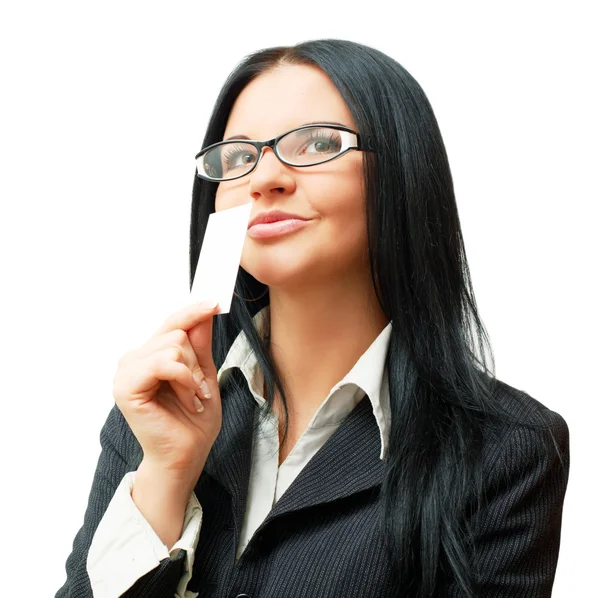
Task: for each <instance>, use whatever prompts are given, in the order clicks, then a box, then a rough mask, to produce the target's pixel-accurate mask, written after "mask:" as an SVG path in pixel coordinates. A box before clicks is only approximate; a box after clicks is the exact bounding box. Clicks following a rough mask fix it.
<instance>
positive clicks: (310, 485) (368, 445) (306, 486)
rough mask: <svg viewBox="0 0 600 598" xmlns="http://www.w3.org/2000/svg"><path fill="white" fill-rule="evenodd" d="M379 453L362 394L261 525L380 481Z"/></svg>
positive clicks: (369, 409)
mask: <svg viewBox="0 0 600 598" xmlns="http://www.w3.org/2000/svg"><path fill="white" fill-rule="evenodd" d="M380 452H381V441H380V438H379V427H378V426H377V422H376V420H375V416H374V415H373V408H372V406H371V401H370V400H369V397H368V396H366V395H365V397H364V398H363V399H362V400H361V401H360V402H359V403H358V405H356V407H354V409H353V410H352V411H351V412H350V413H349V415H348V416H347V417H346V419H345V420H344V421H343V422H342V423H341V424H340V426H339V427H338V429H337V430H336V431H335V432H334V433H333V435H332V436H331V437H330V438H329V439H328V440H327V442H326V443H325V444H324V445H323V446H322V447H321V448H320V449H319V451H317V453H316V454H315V455H314V456H313V457H312V459H311V460H310V461H309V462H308V463H307V464H306V465H305V466H304V468H303V469H302V471H301V472H300V473H299V474H298V476H297V477H296V479H295V480H294V481H293V482H292V483H291V484H290V486H289V488H288V489H287V490H286V491H285V492H284V493H283V495H282V496H281V498H280V499H279V500H278V501H277V503H276V504H275V506H274V507H273V509H272V510H271V512H270V513H269V515H268V516H267V518H266V519H265V521H264V522H263V524H262V525H266V524H267V523H268V522H269V521H271V520H272V519H274V518H275V517H279V516H280V515H283V514H284V513H289V512H290V511H295V510H297V509H303V508H306V507H311V506H313V505H317V504H321V503H325V502H330V501H333V500H336V499H339V498H342V497H345V496H350V495H351V494H354V493H356V492H360V491H362V490H366V489H367V488H371V487H373V486H377V485H379V484H381V482H382V481H383V476H384V461H382V460H381V459H380V458H379V455H380ZM261 527H262V526H261Z"/></svg>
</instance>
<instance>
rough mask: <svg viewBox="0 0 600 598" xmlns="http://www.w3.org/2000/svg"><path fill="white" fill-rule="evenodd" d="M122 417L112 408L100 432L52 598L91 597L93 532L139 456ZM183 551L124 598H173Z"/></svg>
mask: <svg viewBox="0 0 600 598" xmlns="http://www.w3.org/2000/svg"><path fill="white" fill-rule="evenodd" d="M136 443H137V440H136V439H135V437H134V436H133V434H132V432H131V429H130V428H129V426H128V424H127V421H126V420H125V418H124V417H123V414H122V413H121V411H120V410H119V408H118V407H117V405H114V407H113V408H112V410H111V411H110V413H109V415H108V418H107V420H106V422H105V424H104V426H103V427H102V430H101V431H100V445H101V449H102V450H101V453H100V457H99V459H98V464H97V467H96V471H95V473H94V478H93V481H92V488H91V490H90V493H89V497H88V504H87V508H86V511H85V515H84V520H83V525H82V527H81V528H80V529H79V531H78V532H77V535H76V536H75V539H74V540H73V549H72V552H71V554H70V555H69V557H68V558H67V562H66V573H67V581H66V582H65V584H64V585H63V586H62V587H61V588H60V589H59V590H58V592H57V593H56V596H55V598H92V597H93V593H92V588H91V585H90V579H89V576H88V573H87V569H86V561H87V556H88V552H89V548H90V545H91V543H92V539H93V537H94V533H95V532H96V529H97V528H98V525H99V523H100V520H101V519H102V517H103V515H104V513H105V512H106V510H107V508H108V505H109V503H110V501H111V499H112V497H113V496H114V494H115V492H116V490H117V488H118V486H119V484H120V483H121V481H122V479H123V477H124V476H125V474H126V473H127V472H129V471H135V470H136V469H137V467H138V463H134V462H133V463H132V462H131V461H133V460H134V458H135V457H134V456H135V455H136V454H138V455H139V444H138V445H137V447H136ZM185 556H186V555H185V551H183V550H182V551H180V552H179V554H178V556H177V558H175V559H174V560H171V559H170V558H165V559H164V560H162V561H161V562H160V564H159V566H158V567H157V568H156V569H153V570H152V571H150V572H149V573H147V574H146V575H144V576H143V577H142V578H140V579H139V580H138V581H137V582H136V583H135V584H134V585H133V586H132V587H131V588H130V589H129V590H128V591H127V592H126V593H125V594H123V596H125V597H126V598H173V596H174V595H175V592H176V589H177V584H178V582H179V580H180V578H181V577H182V575H183V574H184V564H185Z"/></svg>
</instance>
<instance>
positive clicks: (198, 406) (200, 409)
mask: <svg viewBox="0 0 600 598" xmlns="http://www.w3.org/2000/svg"><path fill="white" fill-rule="evenodd" d="M194 407H196V411H197V412H198V413H202V412H203V411H204V405H203V404H202V401H200V399H199V398H198V397H197V396H195V395H194Z"/></svg>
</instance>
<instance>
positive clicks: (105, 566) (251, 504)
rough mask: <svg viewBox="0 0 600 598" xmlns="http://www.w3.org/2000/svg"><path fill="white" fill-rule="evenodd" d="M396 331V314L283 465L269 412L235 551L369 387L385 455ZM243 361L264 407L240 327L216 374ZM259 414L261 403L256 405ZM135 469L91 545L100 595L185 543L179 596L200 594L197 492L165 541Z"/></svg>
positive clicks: (258, 321) (109, 596) (107, 597)
mask: <svg viewBox="0 0 600 598" xmlns="http://www.w3.org/2000/svg"><path fill="white" fill-rule="evenodd" d="M268 316H269V306H266V307H265V308H263V309H262V310H261V311H260V312H258V313H257V314H256V315H255V316H254V323H255V325H256V326H257V329H258V330H259V331H261V330H262V329H263V328H262V327H263V326H264V324H265V322H266V318H267V317H268ZM391 331H392V324H391V322H390V323H389V324H388V325H387V326H386V327H385V328H384V329H383V330H382V332H381V333H380V334H379V336H378V337H377V338H376V339H375V340H374V341H373V342H372V343H371V345H370V346H369V348H368V349H367V350H366V351H365V352H364V353H363V355H362V356H361V357H360V358H359V360H358V361H357V362H356V364H355V365H354V367H353V368H352V369H351V370H350V371H349V372H348V374H347V375H346V376H344V378H343V379H342V380H340V381H339V382H338V383H337V384H336V385H335V386H334V387H333V388H332V389H331V390H330V391H329V394H328V395H327V397H326V398H325V400H324V401H323V403H322V404H321V406H320V407H319V408H318V409H317V411H316V413H315V414H314V416H313V417H312V419H311V421H310V423H309V424H308V427H307V428H306V430H305V431H304V432H303V434H302V436H300V438H299V439H298V441H297V442H296V444H295V446H294V447H293V448H292V450H291V451H290V453H289V454H288V456H287V458H286V459H285V461H284V462H283V463H282V464H281V465H279V432H278V429H279V427H278V421H277V415H276V414H275V413H273V412H270V413H269V417H268V418H267V419H266V420H263V422H262V424H261V426H260V428H259V430H258V433H257V435H256V436H255V438H254V442H253V447H252V465H251V471H250V482H249V487H248V499H247V506H246V512H245V515H244V522H243V525H242V530H241V536H240V543H239V546H238V548H237V553H236V558H239V557H240V555H241V554H242V553H243V551H244V549H245V548H246V545H247V544H248V542H249V541H250V538H251V537H252V535H253V534H254V532H255V531H256V529H257V528H258V527H259V526H260V525H261V523H262V522H263V521H264V520H265V518H266V517H267V515H268V514H269V511H270V510H271V509H272V507H273V506H274V505H275V503H276V502H277V501H278V500H279V499H280V498H281V496H282V495H283V493H284V492H285V491H286V490H287V488H288V487H289V486H290V484H291V483H292V482H293V481H294V479H295V478H296V476H297V475H298V474H299V473H300V471H302V469H303V467H304V466H305V465H306V464H307V463H308V462H309V461H310V459H311V458H312V457H313V456H314V455H315V453H316V452H317V451H318V450H319V449H320V448H321V447H322V446H323V445H324V444H325V442H326V441H327V439H328V438H329V437H330V436H331V435H332V434H333V433H334V432H335V430H336V429H337V428H338V426H339V425H340V423H341V422H342V421H343V420H344V418H346V416H347V415H348V414H349V413H350V412H351V411H352V409H354V407H355V406H356V405H357V404H358V403H359V401H360V400H361V399H362V398H363V397H364V396H365V394H366V395H368V397H369V399H370V401H371V405H372V407H373V414H374V416H375V419H376V421H377V424H378V426H379V432H380V438H381V455H380V458H381V459H383V458H384V456H385V454H386V451H387V443H388V438H389V429H390V404H389V387H388V381H387V375H386V373H387V370H386V369H385V360H386V356H387V350H388V347H389V342H390V336H391ZM236 367H237V368H240V370H241V371H242V373H243V374H244V377H245V378H246V380H247V382H248V387H249V389H250V391H251V393H252V395H253V397H254V399H255V400H256V402H257V404H258V405H259V407H262V406H263V405H264V404H265V403H266V401H265V399H264V398H263V396H262V389H263V382H264V378H263V373H262V370H261V368H260V366H259V364H258V361H257V359H256V356H255V355H254V353H253V351H252V350H251V348H250V345H249V343H248V340H247V338H246V335H245V334H244V332H243V331H242V332H240V334H239V335H238V337H237V338H236V339H235V341H234V343H233V344H232V346H231V348H230V350H229V352H228V354H227V357H226V359H225V361H224V363H223V365H222V366H221V368H220V369H219V372H218V374H217V380H218V383H219V387H220V388H222V385H223V382H224V381H225V380H226V376H227V375H228V372H229V371H230V370H231V369H233V368H236ZM256 417H258V410H257V412H256ZM135 474H136V472H135V471H132V472H129V473H127V474H126V475H125V476H124V477H123V480H122V481H121V483H120V484H119V486H118V488H117V489H116V491H115V494H114V496H113V498H112V500H111V502H110V503H109V505H108V508H107V510H106V512H105V514H104V516H103V517H102V519H101V521H100V523H99V525H98V528H97V530H96V533H95V534H94V537H93V539H92V544H91V546H90V550H89V552H88V558H87V572H88V575H89V578H90V583H91V586H92V591H93V594H94V597H95V598H116V597H118V596H120V595H121V594H123V593H124V592H125V591H126V590H128V589H129V588H130V587H131V586H132V585H133V584H134V583H135V582H136V581H137V580H138V579H139V578H140V577H142V576H143V575H145V574H146V573H148V572H149V571H151V570H152V569H154V568H156V567H157V566H158V565H159V563H160V561H161V560H163V559H165V558H168V557H170V558H171V559H175V558H176V556H177V554H178V553H179V550H185V551H186V558H185V565H184V574H183V575H182V577H181V579H180V581H179V584H178V586H177V591H176V593H175V596H174V598H196V597H197V596H198V594H197V593H196V592H192V591H190V590H187V589H186V588H187V584H188V583H189V580H190V579H191V577H192V567H193V564H194V555H195V549H196V546H197V544H198V538H199V535H200V526H201V523H202V506H201V505H200V503H199V502H198V499H197V498H196V495H195V493H192V496H191V497H190V500H189V502H188V504H187V508H186V511H185V516H184V522H183V531H182V534H181V538H180V539H179V540H178V541H177V542H176V543H175V544H174V545H173V547H172V548H171V550H168V549H167V547H166V546H165V545H164V544H163V543H162V541H161V540H160V538H159V537H158V536H157V535H156V533H155V532H154V530H153V529H152V527H151V526H150V524H149V523H148V522H147V521H146V519H145V518H144V517H143V515H142V514H141V513H140V511H139V510H138V508H137V507H136V505H135V503H134V502H133V500H132V498H131V491H132V489H133V483H134V480H135Z"/></svg>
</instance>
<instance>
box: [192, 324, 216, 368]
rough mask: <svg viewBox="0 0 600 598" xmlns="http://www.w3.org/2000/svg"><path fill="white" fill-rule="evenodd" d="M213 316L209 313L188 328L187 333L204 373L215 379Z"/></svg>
mask: <svg viewBox="0 0 600 598" xmlns="http://www.w3.org/2000/svg"><path fill="white" fill-rule="evenodd" d="M213 318H214V316H213V315H212V313H211V314H210V315H209V316H208V317H207V318H206V319H203V320H202V321H200V322H198V323H197V324H195V325H194V326H193V327H192V328H190V329H189V330H188V333H187V335H188V338H189V340H190V345H191V346H192V349H193V350H194V353H195V354H196V359H197V360H198V365H199V366H200V368H201V369H202V371H203V372H204V375H205V376H206V377H208V378H212V379H213V380H216V378H217V371H216V367H215V362H214V360H213V356H212V331H213Z"/></svg>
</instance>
